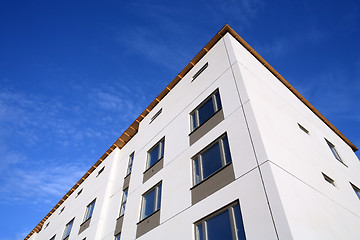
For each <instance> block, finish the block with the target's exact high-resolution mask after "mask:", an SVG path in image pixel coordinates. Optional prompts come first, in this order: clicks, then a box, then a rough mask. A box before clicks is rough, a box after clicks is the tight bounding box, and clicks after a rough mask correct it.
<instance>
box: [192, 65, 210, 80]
mask: <svg viewBox="0 0 360 240" xmlns="http://www.w3.org/2000/svg"><path fill="white" fill-rule="evenodd" d="M208 66H209V63H205V65H204V66H202V67H201V68H200V70H199V71H197V72H196V73H195V75H194V76H193V77H192V80H191V81H194V80H195V78H197V77H198V76H199V75H200V74H201V73H202V72H203V71H204V70H205V69H206V68H207V67H208Z"/></svg>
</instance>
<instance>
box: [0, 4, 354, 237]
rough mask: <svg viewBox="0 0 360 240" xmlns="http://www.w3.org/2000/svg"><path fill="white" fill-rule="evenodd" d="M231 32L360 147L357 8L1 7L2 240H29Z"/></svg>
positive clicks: (0, 228) (281, 6)
mask: <svg viewBox="0 0 360 240" xmlns="http://www.w3.org/2000/svg"><path fill="white" fill-rule="evenodd" d="M225 23H228V24H229V25H230V26H231V27H232V28H233V29H234V30H235V31H237V32H238V33H239V34H240V36H242V37H243V38H244V39H245V40H246V41H247V42H248V43H249V44H250V45H251V46H252V47H253V48H254V49H255V50H256V51H257V52H258V53H260V55H262V56H263V57H264V58H265V60H267V61H268V62H269V63H270V64H271V65H272V66H273V67H274V68H275V69H276V70H277V71H278V72H279V73H280V74H282V76H284V77H285V79H287V80H288V81H289V82H290V83H291V84H292V85H293V86H294V87H295V88H296V89H297V90H298V91H299V92H300V93H301V94H303V95H304V96H305V97H306V98H307V99H308V100H309V101H310V102H311V103H312V104H313V105H314V106H315V107H316V108H317V109H318V110H319V111H320V112H321V113H322V114H323V115H325V117H327V118H328V119H329V120H330V122H332V123H333V124H334V125H335V126H336V127H337V128H338V129H339V130H340V131H341V132H342V133H344V135H345V136H347V137H348V138H349V139H350V140H351V141H352V142H353V143H354V144H355V145H356V146H357V147H359V146H360V127H359V126H360V108H359V103H360V100H359V92H360V54H359V53H360V51H359V50H360V44H359V42H360V28H359V23H360V2H359V1H358V0H354V1H346V0H345V1H341V2H339V1H332V0H327V1H323V0H319V1H313V0H312V1H278V0H272V1H265V0H245V1H235V0H231V1H225V0H223V1H216V0H207V1H201V0H200V1H187V0H184V1H176V2H175V1H174V2H172V3H169V1H163V2H162V1H136V0H134V1H126V2H124V1H36V0H34V1H25V0H23V1H17V0H12V1H2V2H1V6H0V215H1V216H2V218H1V220H0V232H1V236H0V240H8V239H23V238H24V237H25V236H26V235H27V234H28V233H29V232H30V231H31V230H32V229H33V228H34V227H35V226H36V225H37V223H38V222H39V221H40V220H41V219H42V218H43V217H44V216H45V215H46V214H47V213H48V212H49V210H50V209H51V208H52V207H53V206H54V205H55V204H56V203H57V202H58V201H59V200H60V198H61V197H62V196H63V195H64V194H65V193H66V192H67V191H68V190H69V189H70V187H71V186H73V185H74V184H75V183H76V182H77V181H78V179H79V178H80V177H81V176H82V175H83V174H84V173H85V171H86V170H87V169H88V168H90V167H91V165H92V164H94V163H95V162H96V160H97V159H98V158H99V157H100V156H101V155H102V154H103V153H104V152H105V151H106V150H107V149H108V148H109V147H110V146H111V145H112V143H113V142H114V141H115V140H116V139H117V138H118V137H119V136H120V134H121V133H122V132H123V131H124V130H125V129H126V128H127V127H128V126H129V125H130V124H131V123H132V122H133V121H134V120H135V118H136V117H137V116H138V115H139V114H140V113H141V112H142V110H144V109H145V107H146V106H147V105H148V104H149V103H150V102H151V101H152V100H153V99H154V98H155V97H156V96H157V95H158V93H160V91H161V90H162V89H164V88H165V86H166V85H167V84H168V83H169V82H170V81H171V80H172V79H173V78H174V77H175V76H176V75H177V74H178V73H179V72H180V71H181V70H182V68H183V67H185V66H186V64H187V63H188V62H189V61H190V60H191V59H192V58H193V57H194V56H195V54H197V52H198V51H199V50H200V49H201V48H202V47H204V45H205V44H206V43H207V42H208V41H209V40H210V39H211V38H212V37H213V36H214V35H215V34H216V33H217V31H218V30H220V29H221V27H222V26H223V25H224V24H225ZM357 155H358V156H359V153H357Z"/></svg>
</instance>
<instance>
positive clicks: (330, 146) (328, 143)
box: [325, 138, 344, 163]
mask: <svg viewBox="0 0 360 240" xmlns="http://www.w3.org/2000/svg"><path fill="white" fill-rule="evenodd" d="M325 141H326V143H327V145H328V146H329V148H330V150H331V152H332V154H333V155H334V157H335V158H336V159H337V160H338V161H339V162H341V163H344V162H343V160H342V159H341V157H340V154H339V153H338V151H337V150H336V148H335V145H334V144H332V143H331V142H330V141H329V140H327V139H326V138H325Z"/></svg>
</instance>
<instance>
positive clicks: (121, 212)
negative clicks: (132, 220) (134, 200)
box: [120, 188, 128, 217]
mask: <svg viewBox="0 0 360 240" xmlns="http://www.w3.org/2000/svg"><path fill="white" fill-rule="evenodd" d="M127 196H128V188H127V189H125V190H124V192H123V197H122V201H121V207H120V217H121V216H122V215H124V212H125V207H126V200H127Z"/></svg>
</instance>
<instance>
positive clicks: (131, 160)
mask: <svg viewBox="0 0 360 240" xmlns="http://www.w3.org/2000/svg"><path fill="white" fill-rule="evenodd" d="M133 161H134V153H132V154H131V155H130V157H129V165H128V169H127V173H126V175H128V174H130V173H131V170H132V164H133Z"/></svg>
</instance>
